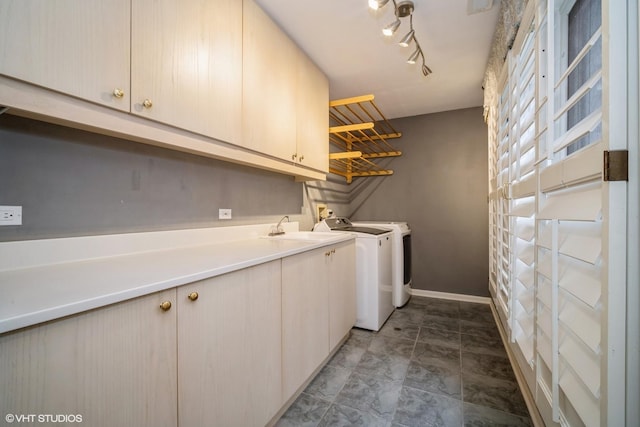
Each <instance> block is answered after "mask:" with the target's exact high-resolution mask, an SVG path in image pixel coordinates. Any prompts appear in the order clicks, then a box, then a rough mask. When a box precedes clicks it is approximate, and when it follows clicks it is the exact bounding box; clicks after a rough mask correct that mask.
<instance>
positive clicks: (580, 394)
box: [560, 369, 600, 427]
mask: <svg viewBox="0 0 640 427" xmlns="http://www.w3.org/2000/svg"><path fill="white" fill-rule="evenodd" d="M560 388H562V391H564V393H565V395H566V396H567V398H569V401H570V402H571V404H572V405H573V407H574V408H575V409H576V411H577V412H578V415H579V416H580V418H581V419H582V421H583V422H584V424H585V425H586V426H587V427H599V426H600V406H599V402H598V400H597V399H594V398H593V396H592V395H591V394H590V393H589V392H588V390H586V389H585V387H583V386H582V385H581V384H580V380H578V379H577V378H576V377H575V375H574V374H573V372H572V371H571V369H565V370H564V372H563V373H562V375H561V376H560Z"/></svg>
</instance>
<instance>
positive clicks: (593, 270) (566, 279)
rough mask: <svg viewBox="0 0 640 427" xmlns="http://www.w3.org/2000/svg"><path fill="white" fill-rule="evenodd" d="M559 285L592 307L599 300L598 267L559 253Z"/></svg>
mask: <svg viewBox="0 0 640 427" xmlns="http://www.w3.org/2000/svg"><path fill="white" fill-rule="evenodd" d="M558 264H559V267H558V268H559V270H560V272H559V278H560V281H559V285H560V287H561V288H562V289H564V290H566V291H567V292H569V293H571V294H572V295H573V296H575V297H576V298H578V299H579V300H581V301H583V302H584V303H585V304H587V305H589V306H590V307H592V308H595V307H596V304H598V301H600V295H601V283H600V269H599V268H598V267H596V266H594V265H591V264H587V263H585V262H582V261H578V260H576V259H573V258H569V257H566V256H564V255H560V258H559V260H558Z"/></svg>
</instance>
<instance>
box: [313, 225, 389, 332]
mask: <svg viewBox="0 0 640 427" xmlns="http://www.w3.org/2000/svg"><path fill="white" fill-rule="evenodd" d="M313 231H331V232H337V233H351V234H353V235H355V237H356V239H355V240H356V301H357V310H356V311H357V315H356V324H355V326H356V327H358V328H363V329H370V330H372V331H379V330H380V328H381V327H382V325H384V322H386V320H387V319H388V318H389V316H391V313H393V310H394V306H393V301H392V274H391V264H392V262H391V256H392V255H391V253H392V251H391V247H392V243H393V233H392V232H391V231H390V230H389V229H385V228H378V227H361V226H354V225H353V224H351V221H349V219H347V218H327V219H324V220H322V221H321V222H319V223H317V224H316V225H315V226H314V228H313Z"/></svg>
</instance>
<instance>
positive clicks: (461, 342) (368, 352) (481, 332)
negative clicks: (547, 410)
mask: <svg viewBox="0 0 640 427" xmlns="http://www.w3.org/2000/svg"><path fill="white" fill-rule="evenodd" d="M463 425H464V426H530V425H532V423H531V419H530V418H529V413H528V411H527V407H526V405H525V403H524V400H523V398H522V395H521V393H520V390H519V388H518V384H517V382H516V379H515V377H514V374H513V371H512V369H511V365H510V364H509V359H508V358H507V354H506V352H505V350H504V346H503V344H502V341H501V340H500V335H499V333H498V329H497V326H496V324H495V321H494V319H493V316H492V314H491V309H490V307H489V306H488V305H486V304H475V303H468V302H458V301H449V300H441V299H433V298H420V297H412V299H411V300H410V301H409V303H408V304H407V305H406V306H405V307H403V308H401V309H397V310H396V311H395V312H394V313H393V314H392V315H391V317H390V318H389V320H388V321H387V323H386V324H385V325H384V327H383V328H382V329H381V330H380V331H379V332H378V333H374V332H370V331H366V330H362V329H353V330H352V334H351V337H350V338H349V339H348V340H347V342H346V343H345V344H344V345H343V346H342V347H341V348H340V350H339V351H338V352H337V353H336V355H335V356H334V357H333V358H332V359H331V360H330V361H329V363H328V364H327V365H326V366H325V367H324V368H323V369H322V370H321V371H320V372H319V373H318V375H317V376H316V378H314V380H313V381H312V382H311V384H309V386H308V387H307V388H306V389H305V391H304V392H303V393H302V394H301V395H300V397H299V398H298V399H297V400H296V401H295V402H294V403H293V405H291V407H290V408H289V410H288V411H287V412H286V413H285V414H284V415H283V416H282V418H280V420H279V421H278V423H277V426H279V427H284V426H295V427H304V426H309V427H311V426H366V427H375V426H385V427H401V426H408V427H412V426H463Z"/></svg>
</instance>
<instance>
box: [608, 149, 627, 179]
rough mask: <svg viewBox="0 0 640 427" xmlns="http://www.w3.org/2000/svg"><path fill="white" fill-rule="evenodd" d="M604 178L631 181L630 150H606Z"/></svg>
mask: <svg viewBox="0 0 640 427" xmlns="http://www.w3.org/2000/svg"><path fill="white" fill-rule="evenodd" d="M602 179H603V180H604V181H629V151H627V150H616V151H605V152H604V165H603V169H602Z"/></svg>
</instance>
